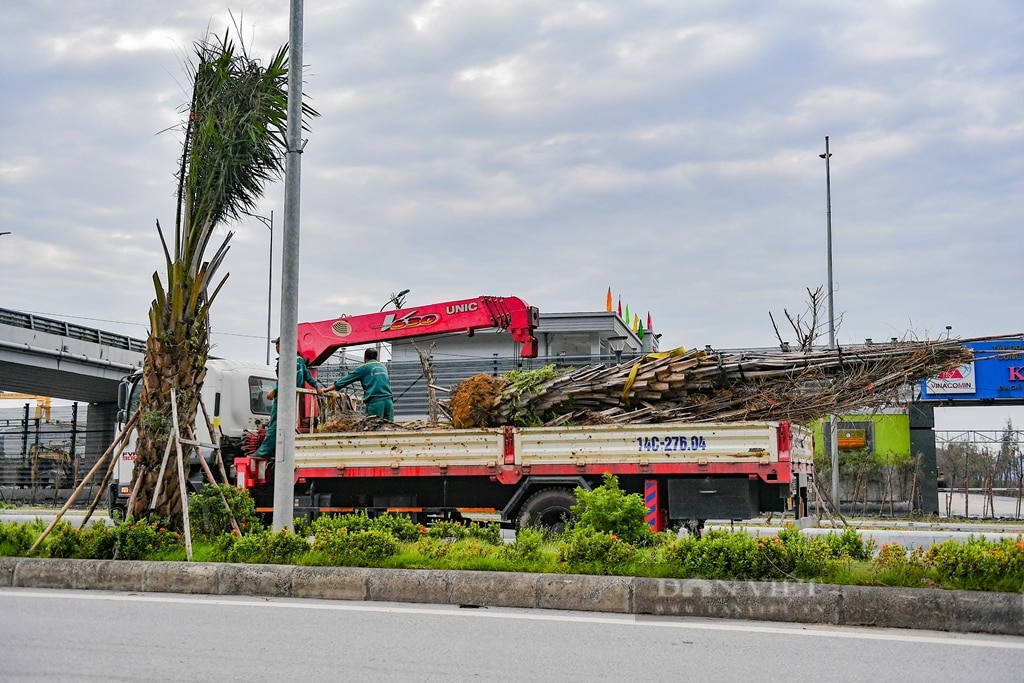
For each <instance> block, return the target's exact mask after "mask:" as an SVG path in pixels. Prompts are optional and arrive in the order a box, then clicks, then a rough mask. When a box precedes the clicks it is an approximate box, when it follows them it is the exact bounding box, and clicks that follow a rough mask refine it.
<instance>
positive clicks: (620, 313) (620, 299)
mask: <svg viewBox="0 0 1024 683" xmlns="http://www.w3.org/2000/svg"><path fill="white" fill-rule="evenodd" d="M619 317H620V318H621V317H622V297H621V296H620V297H619Z"/></svg>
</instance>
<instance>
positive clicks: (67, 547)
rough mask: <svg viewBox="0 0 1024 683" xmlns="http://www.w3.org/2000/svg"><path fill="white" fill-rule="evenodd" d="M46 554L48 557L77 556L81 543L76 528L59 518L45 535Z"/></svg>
mask: <svg viewBox="0 0 1024 683" xmlns="http://www.w3.org/2000/svg"><path fill="white" fill-rule="evenodd" d="M45 548H46V554H47V555H49V556H50V557H64V558H66V557H78V556H79V555H78V553H79V549H80V548H81V543H80V542H79V539H78V529H76V528H74V527H73V526H71V524H70V523H69V522H68V521H66V520H63V519H62V520H60V521H59V522H57V523H56V524H55V525H54V527H53V528H52V529H50V535H49V536H47V537H46V543H45Z"/></svg>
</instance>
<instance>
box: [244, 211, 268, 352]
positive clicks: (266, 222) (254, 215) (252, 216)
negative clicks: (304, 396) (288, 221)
mask: <svg viewBox="0 0 1024 683" xmlns="http://www.w3.org/2000/svg"><path fill="white" fill-rule="evenodd" d="M246 215H247V216H249V217H250V218H255V219H256V220H258V221H259V222H260V223H263V225H265V226H266V227H267V228H268V229H269V230H270V265H269V267H268V268H267V365H270V311H271V305H272V303H273V300H274V212H273V211H271V212H270V218H269V219H268V218H266V217H264V216H257V215H256V214H254V213H250V214H246Z"/></svg>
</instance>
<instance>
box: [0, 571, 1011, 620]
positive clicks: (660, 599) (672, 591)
mask: <svg viewBox="0 0 1024 683" xmlns="http://www.w3.org/2000/svg"><path fill="white" fill-rule="evenodd" d="M0 587H12V588H58V589H60V588H65V589H77V590H108V591H131V592H147V593H191V594H209V595H258V596H266V597H282V598H317V599H326V600H367V601H380V602H405V603H421V604H422V603H427V604H441V605H473V606H489V607H516V608H525V609H553V610H572V611H585V612H608V613H619V614H635V615H638V616H644V615H649V616H678V617H701V618H718V619H749V620H755V621H785V622H796V623H807V624H833V625H845V626H875V627H883V628H912V629H923V630H929V631H952V632H959V633H995V634H1004V635H1014V636H1024V594H1020V593H983V592H975V591H953V590H948V591H947V590H941V589H930V588H884V587H883V588H874V587H867V586H835V585H829V584H818V583H796V582H792V583H791V582H781V581H780V582H762V581H707V580H703V579H650V578H636V577H622V576H590V575H576V574H517V573H512V572H507V573H506V572H460V571H448V570H429V569H423V570H419V569H366V568H359V567H296V566H291V565H247V564H221V563H196V562H133V561H121V560H62V559H37V558H19V557H0Z"/></svg>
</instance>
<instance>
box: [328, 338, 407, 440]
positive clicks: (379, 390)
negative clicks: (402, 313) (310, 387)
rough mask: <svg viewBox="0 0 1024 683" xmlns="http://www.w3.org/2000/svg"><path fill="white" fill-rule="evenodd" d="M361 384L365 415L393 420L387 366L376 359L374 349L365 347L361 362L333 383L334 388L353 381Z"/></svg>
mask: <svg viewBox="0 0 1024 683" xmlns="http://www.w3.org/2000/svg"><path fill="white" fill-rule="evenodd" d="M357 380H358V381H359V383H360V384H361V385H362V386H363V405H364V406H365V407H366V414H367V415H376V416H377V417H382V418H384V419H385V420H387V421H388V422H394V421H395V398H394V395H393V394H392V393H391V379H390V378H389V377H388V369H387V367H386V366H385V365H384V364H383V363H381V362H380V361H379V360H377V350H376V349H372V348H371V349H366V352H365V353H363V364H362V365H360V366H359V367H358V368H356V369H355V370H353V371H352V372H350V373H349V374H347V375H345V376H344V377H342V378H341V379H339V380H338V381H337V382H335V383H334V389H341V388H342V387H347V386H348V385H349V384H352V383H353V382H355V381H357Z"/></svg>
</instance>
